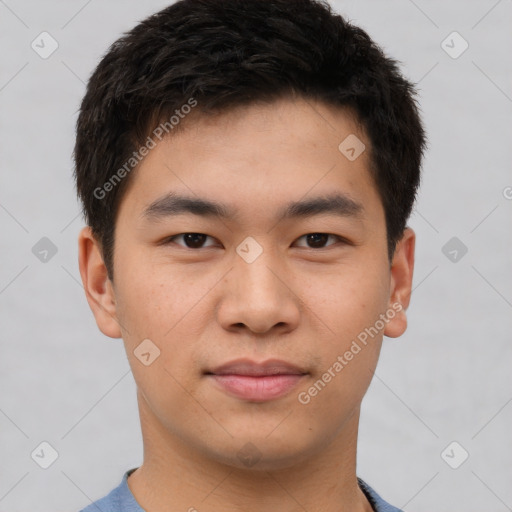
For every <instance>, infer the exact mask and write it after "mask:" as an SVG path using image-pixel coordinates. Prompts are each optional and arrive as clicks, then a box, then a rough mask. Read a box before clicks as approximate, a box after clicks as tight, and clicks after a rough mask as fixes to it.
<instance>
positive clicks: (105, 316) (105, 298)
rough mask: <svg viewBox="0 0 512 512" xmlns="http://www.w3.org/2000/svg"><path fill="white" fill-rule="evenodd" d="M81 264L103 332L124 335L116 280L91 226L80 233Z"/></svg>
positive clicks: (97, 320) (118, 335) (115, 335)
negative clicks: (119, 313)
mask: <svg viewBox="0 0 512 512" xmlns="http://www.w3.org/2000/svg"><path fill="white" fill-rule="evenodd" d="M78 264H79V268H80V275H81V277H82V284H83V286H84V290H85V295H86V297H87V302H88V303H89V307H90V308H91V310H92V312H93V314H94V317H95V319H96V323H97V325H98V328H99V329H100V331H101V332H102V333H103V334H105V335H106V336H109V337H110V338H121V329H120V327H119V323H118V321H117V315H116V302H115V295H114V289H113V287H112V283H111V281H110V279H109V278H108V275H107V268H106V267H105V264H104V262H103V257H102V254H101V249H100V246H99V244H98V242H97V240H96V239H95V238H94V236H93V234H92V230H91V228H90V227H89V226H86V227H84V228H83V229H82V230H81V231H80V234H79V235H78Z"/></svg>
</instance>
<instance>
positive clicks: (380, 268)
mask: <svg viewBox="0 0 512 512" xmlns="http://www.w3.org/2000/svg"><path fill="white" fill-rule="evenodd" d="M424 146H425V135H424V131H423V128H422V125H421V121H420V118H419V114H418V109H417V106H416V102H415V99H414V89H413V87H412V85H411V84H410V83H409V82H408V81H407V80H406V79H405V78H404V77H403V76H402V75H401V74H400V72H399V70H398V67H397V63H396V62H395V61H393V60H392V59H390V58H388V57H386V56H385V55H384V54H383V52H382V51H381V50H380V49H379V47H378V46H377V45H376V44H375V43H374V42H373V41H372V40H371V39H370V37H369V36H368V35H367V34H366V33H365V32H364V31H363V30H361V29H360V28H358V27H355V26H353V25H351V24H350V23H349V22H347V21H346V20H344V19H343V18H342V17H341V16H339V15H336V14H334V13H333V12H331V10H330V8H329V6H328V5H327V4H325V3H322V2H318V1H314V0H291V1H290V0H272V1H268V0H243V1H242V0H222V1H211V0H182V1H178V2H177V3H175V4H173V5H171V6H170V7H168V8H166V9H164V10H163V11H161V12H159V13H157V14H155V15H153V16H151V17H149V18H148V19H146V20H144V21H143V22H141V23H140V24H139V25H138V26H136V27H135V28H134V29H133V30H131V31H130V32H128V33H127V34H126V35H125V36H124V37H122V38H121V39H119V40H118V41H116V42H115V43H114V44H113V45H112V46H111V48H110V49H109V51H108V52H107V54H106V55H105V56H104V57H103V59H102V61H101V62H100V64H99V65H98V67H97V68H96V70H95V71H94V73H93V75H92V76H91V78H90V80H89V83H88V86H87V92H86V95H85V97H84V99H83V102H82V105H81V109H80V114H79V118H78V122H77V140H76V147H75V162H76V171H75V175H76V182H77V190H78V194H79V197H80V199H81V201H82V204H83V211H84V215H85V219H86V222H87V225H88V227H87V228H86V229H84V230H83V231H82V233H81V236H80V270H81V274H82V279H83V281H84V287H85V289H86V292H87V296H88V300H89V303H90V305H91V308H92V309H93V312H94V314H95V317H96V321H97V323H98V326H99V328H100V329H101V330H102V332H104V333H105V334H106V335H107V336H110V337H113V338H118V337H122V338H123V339H124V342H125V346H126V350H127V355H128V358H129V360H130V364H131V366H132V370H133V373H134V377H135V380H136V382H137V385H138V388H139V392H140V394H139V400H140V402H139V403H140V404H141V402H143V403H142V406H141V408H142V409H144V411H145V412H144V414H145V415H146V418H147V421H148V422H149V423H153V424H157V423H158V424H159V425H161V426H163V427H164V431H165V432H167V433H170V434H171V435H175V436H176V437H177V438H180V439H181V440H186V441H188V444H189V446H191V447H194V448H196V449H197V450H198V453H199V452H201V453H208V454H209V455H210V456H211V457H212V458H215V459H217V460H219V461H224V462H229V463H230V464H236V460H237V459H239V457H237V453H238V451H239V450H240V448H241V447H243V446H245V445H246V443H248V442H252V444H253V445H255V446H257V447H258V449H259V450H261V452H262V453H263V454H267V455H268V457H267V458H266V459H265V457H263V459H262V462H261V467H268V468H271V467H278V466H281V467H282V466H284V465H286V464H290V463H292V462H293V460H296V458H297V457H305V456H307V454H311V453H314V451H315V450H317V451H318V449H319V447H321V446H324V445H326V444H327V443H328V442H331V441H332V440H333V439H335V438H336V436H337V435H338V434H339V432H340V430H341V429H342V428H344V426H346V425H348V424H349V423H350V421H351V418H355V417H356V416H357V415H356V414H355V413H356V412H357V411H358V408H359V405H360V402H361V400H362V398H363V396H364V393H365V392H366V389H367V387H368V385H369V382H370V380H371V373H372V371H373V370H374V368H375V366H376V364H377V359H378V354H379V351H380V346H381V341H382V337H383V335H387V336H399V335H400V334H402V333H403V331H404V330H405V328H406V319H405V309H406V307H407V306H408V303H409V297H410V285H411V279H412V271H413V261H414V233H413V232H412V230H410V229H409V228H407V227H406V223H407V219H408V217H409V215H410V213H411V210H412V207H413V203H414V199H415V196H416V191H417V187H418V184H419V179H420V165H421V157H422V153H423V151H424ZM185 233H189V235H184V234H185ZM362 333H366V338H365V336H364V334H362ZM143 340H151V342H150V344H149V345H148V344H147V343H148V342H147V341H146V342H144V343H146V345H142V346H143V347H145V348H147V347H150V348H151V350H149V352H150V353H152V354H153V355H152V356H150V357H149V359H151V360H152V362H151V364H150V365H145V364H143V363H142V362H141V360H140V359H139V357H138V356H137V349H138V347H139V346H141V345H140V344H141V342H143ZM354 343H355V344H354ZM155 347H156V348H155ZM158 351H159V356H158V357H157V358H155V359H154V360H153V359H152V358H153V357H154V356H155V354H157V353H158ZM139 352H140V350H139ZM146 352H147V351H146ZM349 352H350V353H351V354H352V356H350V354H349ZM344 354H346V355H347V357H343V356H344ZM139 356H140V354H139ZM339 356H341V359H342V360H343V362H342V361H341V360H340V359H339ZM241 358H245V359H251V360H252V361H259V362H264V361H267V360H268V359H280V360H286V361H288V362H290V363H292V364H293V365H295V366H296V367H297V368H298V369H299V370H300V373H301V375H302V376H301V378H300V379H299V381H298V384H297V386H295V387H294V388H293V390H292V391H290V392H289V393H287V394H285V395H284V396H281V397H278V398H275V399H273V400H266V401H263V402H262V401H258V400H256V399H254V400H247V399H240V397H235V396H232V395H230V394H229V393H226V392H225V390H224V389H220V387H219V386H218V385H217V382H216V381H215V379H212V375H211V374H212V373H213V374H215V370H216V369H217V368H218V367H219V366H220V365H222V364H224V363H226V362H228V361H232V360H237V359H241ZM146 362H148V361H146ZM336 362H337V363H338V364H337V365H336ZM340 365H341V368H340ZM314 389H316V391H314ZM198 403H200V404H203V405H204V407H205V408H206V409H208V410H209V411H215V412H214V413H213V416H212V415H210V416H208V415H207V417H206V418H205V417H204V416H205V411H204V409H203V408H201V407H198ZM283 407H285V408H288V409H292V410H293V411H294V414H293V415H292V416H291V417H290V420H288V421H287V422H285V423H284V424H283V425H281V426H280V427H279V429H278V430H277V431H276V432H274V433H273V434H272V436H268V435H267V434H268V432H270V431H273V429H274V428H275V427H276V425H278V424H279V421H280V420H281V419H282V416H283V414H282V412H283ZM332 411H335V413H333V412H332ZM312 412H313V414H312ZM141 414H142V411H141ZM219 425H221V426H219ZM235 433H236V434H235ZM240 464H241V462H240ZM265 464H266V465H267V466H265Z"/></svg>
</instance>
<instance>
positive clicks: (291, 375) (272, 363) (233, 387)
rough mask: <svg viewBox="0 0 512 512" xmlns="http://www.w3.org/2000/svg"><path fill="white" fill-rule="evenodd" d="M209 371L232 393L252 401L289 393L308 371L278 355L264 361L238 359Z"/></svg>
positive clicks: (262, 400)
mask: <svg viewBox="0 0 512 512" xmlns="http://www.w3.org/2000/svg"><path fill="white" fill-rule="evenodd" d="M205 375H206V377H208V378H210V379H211V380H212V381H213V382H214V383H215V385H216V386H217V387H218V388H219V389H220V390H221V391H223V392H225V393H227V394H229V395H231V396H234V397H236V398H239V399H242V400H246V401H250V402H266V401H268V400H275V399H277V398H280V397H283V396H285V395H287V394H288V393H289V392H290V391H291V390H292V389H293V388H295V387H296V386H297V385H298V384H299V382H300V381H301V380H302V379H303V378H304V377H305V376H306V375H308V372H307V371H306V370H305V369H304V368H300V367H298V366H295V365H293V364H291V363H287V362H286V361H281V360H278V359H270V360H267V361H264V362H256V361H252V360H249V359H238V360H236V361H231V362H229V363H226V364H223V365H221V366H218V367H217V368H215V369H213V370H211V371H206V372H205Z"/></svg>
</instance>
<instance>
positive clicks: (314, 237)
mask: <svg viewBox="0 0 512 512" xmlns="http://www.w3.org/2000/svg"><path fill="white" fill-rule="evenodd" d="M302 239H304V240H305V241H306V244H307V245H306V247H308V248H309V249H323V248H324V247H328V246H329V245H333V243H330V244H327V242H328V241H329V239H334V241H335V242H336V239H337V240H338V241H340V240H341V238H340V237H338V236H336V235H330V234H329V233H308V234H307V235H303V236H301V237H300V238H299V239H298V240H302ZM335 242H334V243H335ZM302 247H304V245H302Z"/></svg>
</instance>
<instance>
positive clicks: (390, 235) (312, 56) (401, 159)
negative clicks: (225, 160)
mask: <svg viewBox="0 0 512 512" xmlns="http://www.w3.org/2000/svg"><path fill="white" fill-rule="evenodd" d="M398 64H399V63H398V62H397V61H396V60H393V59H391V58H389V57H387V56H386V55H385V54H384V52H383V51H382V50H381V48H380V47H379V46H378V45H377V44H376V43H374V42H373V41H372V39H371V38H370V37H369V35H368V34H367V33H366V32H365V31H364V30H362V29H361V28H359V27H357V26H354V25H353V24H352V23H351V22H349V21H348V20H345V19H344V18H343V17H342V16H340V15H339V14H336V13H334V12H333V10H332V9H331V7H330V6H329V4H328V3H326V2H324V1H321V0H179V1H177V2H176V3H174V4H172V5H170V6H169V7H167V8H165V9H163V10H162V11H160V12H158V13H156V14H154V15H152V16H149V17H148V18H147V19H145V20H143V21H142V22H140V23H139V24H138V25H137V26H136V27H135V28H133V29H132V30H130V31H129V32H126V33H125V34H124V35H123V37H121V38H120V39H118V40H117V41H116V42H114V43H113V44H112V46H111V47H110V48H109V50H108V52H107V53H106V54H105V56H104V57H103V58H102V60H101V61H100V63H99V64H98V66H97V68H96V69H95V71H94V72H93V74H92V76H91V77H90V79H89V82H88V85H87V91H86V94H85V96H84V98H83V100H82V103H81V107H80V112H79V116H78V120H77V126H76V132H77V133H76V144H75V149H74V160H75V178H76V185H77V194H78V197H79V198H80V200H81V201H82V205H83V214H84V217H85V220H86V222H87V224H88V225H89V226H91V229H92V232H93V235H94V237H95V238H96V240H97V241H98V242H99V243H100V247H101V250H102V255H103V259H104V262H105V266H106V268H107V271H108V275H109V277H110V279H113V275H114V274H113V249H114V240H115V222H116V213H117V211H118V205H119V202H120V200H121V198H122V197H123V192H124V191H125V190H126V187H127V185H128V183H129V182H130V178H131V174H133V173H131V172H130V171H131V170H132V169H134V170H135V169H136V167H137V163H138V160H139V159H140V157H141V155H140V152H139V150H140V148H141V147H142V146H143V145H145V144H149V139H150V137H149V135H150V134H151V133H152V132H153V130H154V129H155V128H156V127H157V126H159V125H160V124H161V123H165V126H166V127H167V128H166V129H165V131H166V133H171V134H172V133H174V132H176V131H178V128H181V123H179V121H180V120H181V119H178V116H179V118H183V117H184V115H183V114H184V113H187V112H188V111H190V110H191V108H192V106H193V107H194V112H193V114H192V115H191V116H190V117H191V118H192V117H193V116H194V115H195V116H197V115H208V114H216V113H217V114H218V113H222V112H225V111H229V110H230V109H234V108H236V107H239V106H245V105H251V104H254V103H258V102H273V101H276V100H278V99H281V98H287V97H302V98H304V99H312V100H317V101H321V102H323V103H324V104H326V105H329V106H344V107H348V108H349V109H351V110H352V111H353V112H354V113H355V115H356V118H357V120H358V121H359V123H360V124H361V125H362V126H363V128H364V131H365V133H366V134H367V137H368V138H369V140H370V148H369V155H370V162H371V164H370V166H371V169H370V172H371V174H372V176H373V179H374V181H375V183H376V188H377V190H378V193H379V195H380V198H381V200H382V204H383V207H384V211H385V217H386V231H387V235H386V236H387V241H388V255H389V259H390V260H391V259H392V256H393V254H394V250H395V247H396V243H397V241H398V240H399V239H400V238H401V236H402V235H403V231H404V229H405V227H406V222H407V219H408V218H409V215H410V214H411V211H412V207H413V204H414V200H415V197H416V193H417V188H418V185H419V181H420V167H421V160H422V156H423V152H424V150H425V146H426V137H425V132H424V129H423V126H422V122H421V119H420V115H419V110H418V105H417V101H416V94H417V93H416V90H415V88H414V86H413V84H412V83H410V82H409V81H408V80H406V79H405V78H404V77H403V76H402V74H401V73H400V71H399V67H398ZM194 102H195V103H194ZM185 106H187V109H188V110H187V109H185ZM173 117H174V118H175V119H174V121H173V119H172V118H173ZM176 119H178V122H176ZM187 121H188V120H187ZM174 128H176V129H174ZM153 133H154V132H153ZM340 142H341V141H340ZM128 162H129V165H127V163H128ZM123 169H124V171H123Z"/></svg>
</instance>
